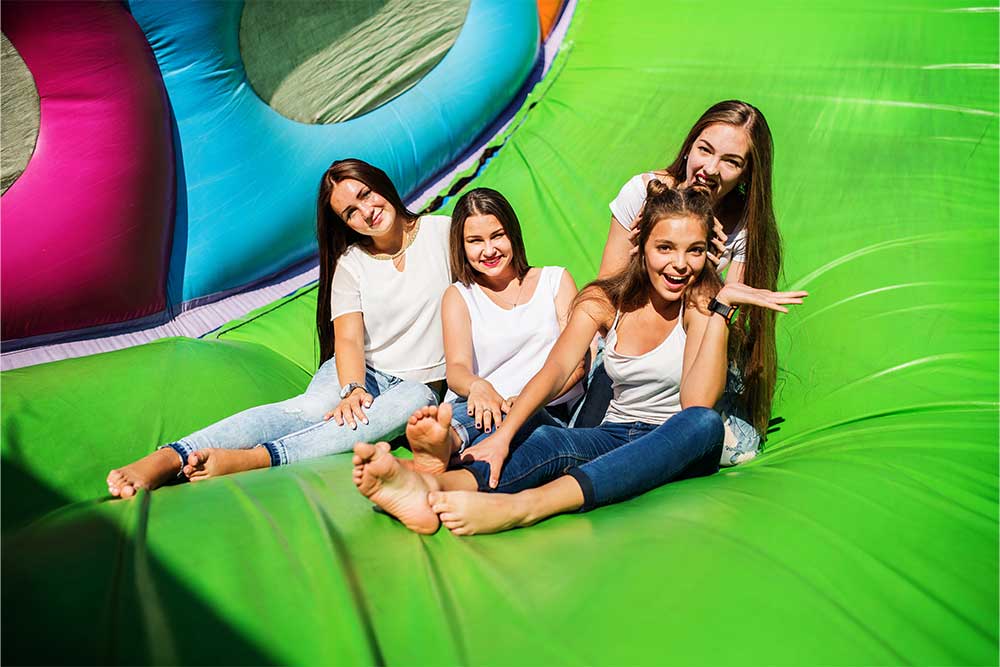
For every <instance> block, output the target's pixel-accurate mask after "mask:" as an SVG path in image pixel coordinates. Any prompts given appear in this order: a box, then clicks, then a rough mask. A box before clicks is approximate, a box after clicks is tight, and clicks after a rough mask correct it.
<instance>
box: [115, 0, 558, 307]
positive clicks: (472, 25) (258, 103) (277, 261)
mask: <svg viewBox="0 0 1000 667" xmlns="http://www.w3.org/2000/svg"><path fill="white" fill-rule="evenodd" d="M129 7H130V10H131V12H132V15H133V16H134V17H135V19H136V21H137V22H138V23H139V26H140V27H141V28H142V30H143V32H144V33H145V34H146V37H147V38H148V40H149V43H150V45H151V46H152V48H153V52H154V54H155V55H156V59H157V62H158V63H159V66H160V70H161V72H162V74H163V81H164V84H165V85H166V89H167V93H168V96H169V98H170V103H171V107H172V112H173V116H174V118H173V120H174V135H175V136H174V139H175V147H176V148H175V150H176V152H177V211H176V223H175V229H174V237H173V246H172V251H171V261H170V274H169V281H168V298H169V300H170V303H171V304H177V303H181V302H187V301H191V300H194V299H198V298H200V297H205V296H209V295H212V294H217V293H220V292H225V291H228V290H232V289H234V288H238V287H241V286H244V285H247V284H249V283H252V282H254V281H257V280H260V279H262V278H265V277H267V276H269V275H272V274H274V273H277V272H279V271H281V270H283V269H286V268H288V267H289V266H292V265H294V264H295V263H297V262H301V261H303V260H305V259H307V258H308V257H309V256H310V255H312V254H313V253H314V252H315V236H314V234H315V233H314V226H315V215H316V213H315V206H316V202H315V197H316V189H317V186H318V183H319V178H320V176H321V175H322V173H323V171H324V169H325V168H326V167H327V166H328V165H329V164H330V162H332V161H333V160H335V159H338V158H344V157H359V158H362V159H364V160H367V161H369V162H371V163H373V164H376V165H378V166H380V167H382V168H383V169H385V171H386V172H387V173H388V174H389V176H390V177H391V178H392V180H393V181H394V182H395V183H396V185H397V186H398V187H399V189H400V192H401V193H403V194H404V196H405V195H406V193H410V192H412V191H413V190H414V189H415V188H416V187H417V186H419V185H420V184H421V183H422V182H423V181H425V180H426V179H427V178H429V177H430V176H431V175H433V174H434V173H435V172H437V171H439V170H440V169H442V168H443V167H445V166H446V165H448V164H449V163H450V162H451V161H453V160H454V159H455V158H456V157H457V156H458V155H459V154H460V153H461V152H462V151H463V150H464V149H465V148H466V147H467V146H468V145H469V143H470V142H471V141H472V140H473V139H475V137H476V135H477V133H478V132H480V131H481V130H482V128H483V127H485V126H487V125H488V124H489V121H491V120H492V119H493V118H494V117H496V116H497V115H498V114H499V113H500V112H501V111H502V110H503V109H504V107H505V106H506V105H507V104H508V103H509V102H510V100H511V99H512V98H513V97H514V95H515V94H516V93H517V91H518V89H519V88H520V86H521V85H522V83H523V82H524V81H525V79H526V78H527V76H528V74H529V73H530V71H531V68H532V66H533V64H534V62H535V59H536V57H537V54H538V49H539V23H538V9H537V5H536V3H535V0H472V2H471V4H470V7H469V12H468V15H467V17H466V23H465V25H464V26H463V27H462V30H461V32H460V34H459V36H458V39H457V40H456V42H455V44H454V46H453V47H452V48H451V50H450V51H449V52H448V54H447V55H446V56H445V57H444V58H443V59H442V60H441V62H440V63H438V65H437V66H436V67H435V68H434V69H433V70H431V72H429V73H428V74H427V75H426V76H425V77H424V78H423V79H421V80H420V81H419V82H418V83H417V84H416V85H415V86H414V87H413V88H411V89H410V90H408V91H407V92H405V93H403V94H402V95H400V96H399V97H397V98H395V99H394V100H392V101H391V102H389V103H388V104H386V105H384V106H382V107H380V108H378V109H376V110H374V111H372V112H370V113H368V114H365V115H364V116H361V117H358V118H354V119H351V120H349V121H346V122H343V123H338V124H335V125H306V124H302V123H298V122H296V121H292V120H289V119H287V118H285V117H283V116H281V115H280V114H278V113H277V112H276V111H274V110H273V109H271V108H270V107H269V106H268V105H267V104H266V103H264V102H263V101H262V100H261V99H260V98H259V97H258V96H257V94H256V93H255V92H254V90H253V88H252V87H251V86H250V83H249V82H248V80H247V76H246V72H245V70H244V67H243V63H242V59H241V56H240V49H239V27H240V16H241V13H242V11H243V3H242V2H192V3H173V2H162V1H160V0H132V1H131V2H130V3H129Z"/></svg>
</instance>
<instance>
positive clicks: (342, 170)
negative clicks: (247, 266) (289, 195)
mask: <svg viewBox="0 0 1000 667" xmlns="http://www.w3.org/2000/svg"><path fill="white" fill-rule="evenodd" d="M316 218H317V227H316V231H317V239H318V241H319V260H320V263H319V267H320V278H319V290H318V302H317V304H316V329H317V333H318V336H319V349H320V355H319V356H320V358H319V369H318V370H317V371H316V374H315V375H314V376H313V379H312V381H311V382H310V383H309V386H308V388H307V389H306V391H305V392H304V393H303V394H301V395H299V396H295V397H293V398H290V399H288V400H285V401H282V402H280V403H273V404H270V405H262V406H258V407H255V408H250V409H249V410H244V411H243V412H240V413H238V414H235V415H233V416H231V417H227V418H226V419H223V420H222V421H219V422H216V423H215V424H212V425H210V426H208V427H206V428H204V429H202V430H200V431H197V432H195V433H192V434H190V435H188V436H185V437H183V438H181V439H180V440H177V441H175V442H172V443H169V444H167V445H164V446H162V447H161V448H159V449H158V450H156V451H155V452H153V453H152V454H149V455H148V456H145V457H143V458H142V459H140V460H138V461H136V462H134V463H132V464H130V465H128V466H125V467H123V468H118V469H115V470H112V471H111V472H110V473H109V475H108V480H107V481H108V491H109V492H110V493H111V494H112V495H115V496H121V497H125V498H127V497H131V496H133V495H135V493H136V490H137V489H140V488H145V489H148V490H152V489H155V488H156V487H158V486H160V485H162V484H164V483H165V482H167V481H169V480H170V479H173V478H175V477H184V478H186V479H188V480H191V481H198V480H202V479H206V478H208V477H214V476H219V475H224V474H228V473H233V472H239V471H243V470H250V469H254V468H265V467H269V466H277V465H284V464H286V463H294V462H296V461H301V460H305V459H309V458H314V457H318V456H325V455H327V454H335V453H338V452H345V451H348V450H350V448H351V447H352V446H353V445H354V443H356V442H357V441H359V440H371V439H382V438H385V439H391V438H394V437H396V436H397V435H400V434H402V433H403V431H404V428H405V425H406V420H407V418H408V417H409V416H410V415H411V414H412V413H413V412H414V411H415V410H417V409H418V408H420V407H422V406H425V405H428V404H434V403H436V402H437V396H436V394H435V391H440V389H441V386H442V385H443V380H444V377H445V363H444V348H443V344H442V336H441V324H440V313H441V307H440V304H441V294H442V293H443V292H444V290H445V288H447V287H448V285H449V283H450V282H451V273H450V270H449V266H448V228H449V219H448V217H446V216H423V217H418V216H417V215H415V214H414V213H412V212H411V211H409V210H408V209H407V208H406V206H405V205H404V203H403V201H402V199H401V198H400V196H399V193H398V192H397V191H396V187H395V186H394V185H393V183H392V181H391V180H390V179H389V177H388V176H387V175H386V174H385V172H383V171H382V170H381V169H378V168H377V167H374V166H372V165H370V164H368V163H366V162H363V161H361V160H356V159H347V160H338V161H336V162H334V163H333V164H332V165H330V167H329V169H327V170H326V172H325V173H324V174H323V177H322V179H321V180H320V184H319V195H318V198H317V202H316Z"/></svg>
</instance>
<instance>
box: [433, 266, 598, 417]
mask: <svg viewBox="0 0 1000 667" xmlns="http://www.w3.org/2000/svg"><path fill="white" fill-rule="evenodd" d="M565 270H566V269H564V268H562V267H561V266H544V267H542V270H541V275H540V276H539V277H538V285H537V286H536V287H535V292H534V294H532V295H531V299H529V300H528V301H527V302H526V303H522V304H518V305H516V306H514V307H513V308H511V309H510V310H506V309H504V308H501V307H500V306H498V305H497V304H495V303H494V302H493V301H492V300H491V299H490V297H488V296H486V293H485V292H483V290H482V288H481V287H480V286H479V285H477V284H476V283H472V284H470V285H469V286H468V287H466V286H465V285H463V284H462V283H460V282H456V283H455V288H456V289H457V290H458V293H459V294H461V295H462V299H463V300H464V301H465V305H466V306H467V307H468V309H469V318H470V319H471V320H472V372H473V373H475V374H476V375H478V376H479V377H481V378H483V379H484V380H487V381H488V382H489V383H490V384H492V385H493V387H494V388H495V389H496V390H497V393H499V394H500V395H501V396H503V397H504V398H507V397H508V396H514V395H516V394H520V393H521V390H522V389H524V386H525V385H526V384H528V380H530V379H531V377H532V376H533V375H534V374H535V373H537V372H538V371H540V370H541V368H542V365H543V364H544V363H545V359H546V358H547V357H548V356H549V351H550V350H551V349H552V346H553V345H554V344H555V342H556V339H557V338H559V334H560V329H559V318H558V315H557V314H556V303H555V301H556V294H557V293H558V292H559V283H560V282H561V280H562V274H563V272H564V271H565ZM582 393H583V387H582V386H581V385H580V384H577V385H576V386H575V387H573V388H572V389H571V390H569V391H568V392H566V393H565V394H563V395H562V396H560V397H559V398H557V399H556V400H554V401H552V403H551V404H550V405H559V404H562V403H566V402H568V401H571V400H573V399H575V398H577V397H578V396H580V395H581V394H582ZM457 397H458V395H457V394H455V393H454V392H452V391H450V390H449V391H448V395H447V396H446V397H445V400H449V401H450V400H454V399H455V398H457Z"/></svg>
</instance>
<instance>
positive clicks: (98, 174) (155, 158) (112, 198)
mask: <svg viewBox="0 0 1000 667" xmlns="http://www.w3.org/2000/svg"><path fill="white" fill-rule="evenodd" d="M39 26H45V27H44V29H39ZM3 32H4V34H6V35H7V37H8V39H10V41H11V43H12V44H13V45H14V47H15V48H17V50H18V51H19V52H20V54H21V57H22V58H23V59H24V61H25V63H26V64H27V66H28V69H29V70H31V73H32V76H34V79H35V83H36V85H37V87H38V94H39V98H40V102H41V123H40V129H39V135H38V143H37V145H36V147H35V152H34V155H33V156H32V158H31V161H30V162H29V163H28V167H27V169H25V171H24V173H23V174H22V175H21V177H20V178H19V179H18V180H17V182H15V183H14V185H13V186H11V188H10V189H9V190H8V191H7V192H6V193H5V194H4V195H3V198H2V200H0V207H2V223H0V247H2V261H0V264H2V283H0V297H2V307H0V311H2V312H0V319H2V322H3V325H2V329H3V333H2V336H3V338H4V339H5V340H11V339H24V338H26V337H36V336H39V337H42V339H44V335H45V334H49V333H53V332H60V331H66V330H77V329H85V328H88V327H92V326H98V325H108V324H112V323H116V322H125V321H128V320H134V319H136V318H141V317H144V316H148V315H153V314H155V313H158V312H160V311H163V310H164V308H165V307H166V297H165V291H166V290H165V282H166V272H167V260H168V256H169V250H170V238H171V231H172V230H171V227H172V224H173V216H174V164H173V162H174V158H173V150H172V139H171V130H170V115H169V109H168V105H167V98H166V94H165V92H164V89H163V83H162V81H161V79H160V74H159V70H158V68H157V65H156V61H155V59H154V57H153V54H152V51H151V50H150V47H149V45H148V44H147V42H146V39H145V37H144V36H143V34H142V32H141V31H140V29H139V27H138V26H137V25H136V23H135V21H134V20H133V19H132V17H131V16H130V15H129V13H128V12H127V11H126V10H125V8H124V7H123V6H122V5H121V4H119V3H110V2H108V3H105V2H91V3H75V2H74V3H63V2H4V5H3Z"/></svg>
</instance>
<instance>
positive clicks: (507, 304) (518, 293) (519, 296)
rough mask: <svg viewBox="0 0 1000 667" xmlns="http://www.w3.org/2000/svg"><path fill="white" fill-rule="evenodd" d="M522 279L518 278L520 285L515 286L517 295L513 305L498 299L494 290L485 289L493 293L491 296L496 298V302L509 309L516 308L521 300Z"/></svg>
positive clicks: (498, 296)
mask: <svg viewBox="0 0 1000 667" xmlns="http://www.w3.org/2000/svg"><path fill="white" fill-rule="evenodd" d="M527 277H528V275H527V274H525V276H524V278H527ZM524 278H518V282H519V283H520V285H518V286H517V295H516V296H515V297H514V303H509V302H508V301H507V300H506V299H502V298H500V295H499V294H498V293H497V292H496V290H494V289H492V288H490V287H487V288H486V289H488V290H490V292H492V293H493V296H494V297H496V299H497V301H500V302H501V303H502V304H503V305H505V306H510V307H511V308H516V307H517V302H518V301H520V300H521V290H523V289H524ZM480 287H482V285H480Z"/></svg>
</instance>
